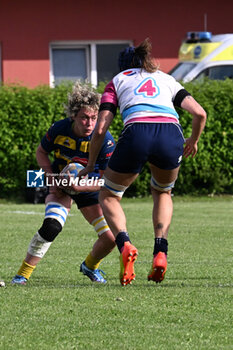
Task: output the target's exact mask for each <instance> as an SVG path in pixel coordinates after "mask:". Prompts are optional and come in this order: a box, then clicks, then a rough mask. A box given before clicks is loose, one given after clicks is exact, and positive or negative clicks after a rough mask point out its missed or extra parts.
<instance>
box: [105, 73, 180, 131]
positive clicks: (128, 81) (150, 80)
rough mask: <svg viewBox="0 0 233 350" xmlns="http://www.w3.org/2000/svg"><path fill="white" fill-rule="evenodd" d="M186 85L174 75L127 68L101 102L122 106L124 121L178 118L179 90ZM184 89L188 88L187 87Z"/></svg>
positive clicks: (161, 120)
mask: <svg viewBox="0 0 233 350" xmlns="http://www.w3.org/2000/svg"><path fill="white" fill-rule="evenodd" d="M180 90H184V88H183V86H182V85H181V84H180V83H179V82H177V81H176V80H175V79H174V78H173V77H172V76H170V75H168V74H166V73H163V72H161V71H159V70H158V71H156V72H154V73H148V72H147V71H145V70H142V69H141V68H132V69H127V70H125V71H123V72H121V73H119V74H118V75H116V76H115V77H114V78H113V79H112V81H111V82H110V83H109V84H108V85H107V86H106V88H105V91H104V93H103V96H102V99H101V103H111V104H114V106H115V107H117V106H119V108H120V113H121V115H122V118H123V122H124V124H125V125H127V124H129V123H135V122H141V123H142V122H143V123H156V122H173V123H174V122H175V123H177V122H178V120H179V116H178V114H177V112H176V110H175V107H174V104H173V102H174V100H175V97H176V96H177V93H178V92H179V91H180ZM184 91H185V90H184Z"/></svg>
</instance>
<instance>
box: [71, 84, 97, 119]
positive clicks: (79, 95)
mask: <svg viewBox="0 0 233 350" xmlns="http://www.w3.org/2000/svg"><path fill="white" fill-rule="evenodd" d="M99 106H100V94H99V93H97V92H96V91H94V90H93V89H92V87H91V86H90V85H88V84H81V83H79V82H78V81H77V82H76V83H75V84H74V86H73V88H72V92H71V93H69V94H68V104H67V105H66V106H65V112H66V114H67V116H68V117H70V118H74V117H75V116H76V115H77V114H78V112H79V111H80V109H81V108H87V109H92V110H95V111H96V110H97V111H98V109H99Z"/></svg>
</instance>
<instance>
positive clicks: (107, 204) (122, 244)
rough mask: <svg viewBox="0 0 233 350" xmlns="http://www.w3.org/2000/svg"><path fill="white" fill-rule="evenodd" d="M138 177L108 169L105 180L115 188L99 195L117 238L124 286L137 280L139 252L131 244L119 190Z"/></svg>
mask: <svg viewBox="0 0 233 350" xmlns="http://www.w3.org/2000/svg"><path fill="white" fill-rule="evenodd" d="M137 176H138V174H121V173H117V172H115V171H113V170H111V169H109V168H107V170H106V172H105V179H106V181H107V183H108V184H109V181H110V184H112V185H113V188H112V190H111V191H109V189H107V188H104V189H102V190H101V191H100V195H99V201H100V204H101V207H102V209H103V213H104V216H105V218H106V220H107V222H108V225H109V227H110V229H111V230H112V232H113V234H114V236H115V237H116V244H117V247H118V249H119V252H120V282H121V284H122V285H123V286H125V285H127V284H130V283H131V281H132V280H134V279H135V273H134V262H135V261H136V258H137V255H138V252H137V249H136V248H135V247H134V246H133V245H132V244H131V241H130V238H129V235H128V232H127V226H126V217H125V214H124V211H123V209H122V207H121V204H120V200H121V197H122V195H123V193H120V192H121V191H120V190H119V188H121V189H122V188H123V187H128V186H129V185H130V184H131V183H132V182H133V181H134V180H135V178H136V177H137ZM114 188H115V189H114ZM119 193H120V195H119Z"/></svg>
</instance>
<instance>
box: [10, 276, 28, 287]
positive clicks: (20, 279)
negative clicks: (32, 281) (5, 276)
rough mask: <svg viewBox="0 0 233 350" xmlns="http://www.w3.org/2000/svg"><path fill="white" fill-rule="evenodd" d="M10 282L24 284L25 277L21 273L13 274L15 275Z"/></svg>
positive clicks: (25, 281)
mask: <svg viewBox="0 0 233 350" xmlns="http://www.w3.org/2000/svg"><path fill="white" fill-rule="evenodd" d="M11 283H12V284H22V285H25V284H26V283H27V279H26V278H25V277H23V276H21V275H15V277H14V278H13V279H12V281H11Z"/></svg>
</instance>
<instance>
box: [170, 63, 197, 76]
mask: <svg viewBox="0 0 233 350" xmlns="http://www.w3.org/2000/svg"><path fill="white" fill-rule="evenodd" d="M195 66H196V63H192V62H183V63H178V64H177V65H176V66H175V67H174V68H173V69H172V70H171V71H170V72H169V74H170V75H172V76H173V77H174V78H175V79H176V80H182V79H183V78H184V77H185V75H186V74H188V73H189V72H190V71H191V70H192V69H193V68H194V67H195Z"/></svg>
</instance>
